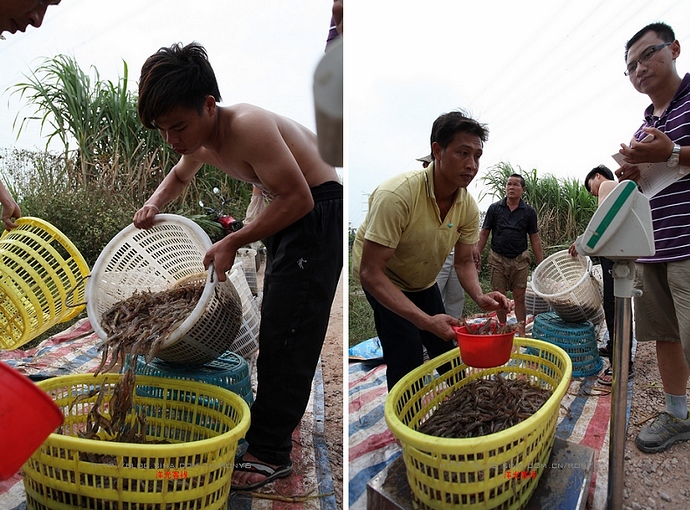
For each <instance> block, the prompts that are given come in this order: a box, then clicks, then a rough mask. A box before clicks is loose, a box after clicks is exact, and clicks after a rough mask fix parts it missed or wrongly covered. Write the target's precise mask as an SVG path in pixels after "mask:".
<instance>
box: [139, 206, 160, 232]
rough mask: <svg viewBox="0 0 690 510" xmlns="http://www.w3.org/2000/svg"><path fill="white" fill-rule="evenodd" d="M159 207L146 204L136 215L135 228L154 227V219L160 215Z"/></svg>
mask: <svg viewBox="0 0 690 510" xmlns="http://www.w3.org/2000/svg"><path fill="white" fill-rule="evenodd" d="M158 212H159V211H158V207H156V206H155V205H153V204H144V205H143V206H142V207H141V209H139V210H138V211H137V212H136V213H134V220H133V222H134V226H135V227H137V228H151V227H153V223H154V221H153V220H154V218H155V217H156V214H158Z"/></svg>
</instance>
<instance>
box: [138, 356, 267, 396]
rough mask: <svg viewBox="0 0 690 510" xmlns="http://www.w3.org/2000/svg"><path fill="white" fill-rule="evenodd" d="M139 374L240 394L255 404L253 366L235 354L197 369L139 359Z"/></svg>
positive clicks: (140, 357) (139, 357)
mask: <svg viewBox="0 0 690 510" xmlns="http://www.w3.org/2000/svg"><path fill="white" fill-rule="evenodd" d="M136 373H137V374H141V375H151V376H155V377H171V378H173V379H188V380H190V381H199V382H205V383H208V384H215V385H216V386H220V387H221V388H225V389H226V390H229V391H232V392H233V393H236V394H238V395H239V396H240V397H242V398H243V399H244V401H245V402H246V403H247V404H248V405H250V406H251V405H252V404H253V403H254V393H253V392H252V381H251V377H250V374H249V364H248V363H247V360H245V359H244V358H243V357H242V356H240V355H239V354H236V353H234V352H226V353H225V354H223V355H222V356H221V357H220V358H218V359H214V360H213V361H209V362H208V363H205V364H204V365H202V366H200V367H196V368H187V367H179V366H175V365H168V364H167V363H165V362H164V361H161V360H157V359H154V360H153V361H151V362H150V363H146V361H145V360H144V357H143V356H138V357H137V367H136Z"/></svg>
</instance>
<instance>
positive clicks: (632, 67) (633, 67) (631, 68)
mask: <svg viewBox="0 0 690 510" xmlns="http://www.w3.org/2000/svg"><path fill="white" fill-rule="evenodd" d="M671 44H673V43H670V42H667V43H662V44H657V45H656V46H652V47H651V48H647V49H646V50H645V52H644V53H643V54H642V56H641V57H640V58H638V59H637V60H635V61H633V62H630V63H629V64H628V68H627V69H626V70H625V72H624V73H623V74H624V75H625V76H632V75H633V74H635V72H636V71H637V65H638V64H644V63H645V62H647V61H648V60H649V59H650V58H652V57H653V56H654V54H655V53H656V52H657V51H659V50H662V49H664V48H665V47H666V46H670V45H671Z"/></svg>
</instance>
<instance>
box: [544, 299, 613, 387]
mask: <svg viewBox="0 0 690 510" xmlns="http://www.w3.org/2000/svg"><path fill="white" fill-rule="evenodd" d="M532 338H538V339H540V340H544V341H545V342H549V343H551V344H554V345H557V346H558V347H560V348H561V349H563V350H564V351H565V352H567V353H568V356H570V360H571V361H572V363H573V376H574V377H587V376H590V375H594V374H596V373H598V372H599V370H601V367H602V366H603V361H602V359H601V356H599V349H598V347H597V339H596V334H595V332H594V326H593V325H592V323H591V322H589V321H585V322H578V323H574V322H565V321H564V320H563V319H561V318H560V317H559V316H558V315H556V314H555V313H554V312H547V313H542V314H540V315H537V316H536V317H535V318H534V325H533V327H532Z"/></svg>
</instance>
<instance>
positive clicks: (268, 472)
mask: <svg viewBox="0 0 690 510" xmlns="http://www.w3.org/2000/svg"><path fill="white" fill-rule="evenodd" d="M233 469H234V470H235V471H244V472H246V473H257V474H260V475H263V476H265V477H266V478H264V479H263V480H260V481H258V482H255V483H250V484H247V485H237V484H231V485H230V489H231V490H237V491H252V490H254V489H258V488H259V487H263V486H264V485H266V484H267V483H270V482H272V481H274V480H276V479H278V478H287V477H288V476H290V475H291V474H292V462H288V463H287V464H283V465H282V466H277V467H275V468H273V467H271V466H269V465H267V464H264V463H263V462H260V461H248V460H244V459H243V458H241V459H237V460H236V461H235V465H234V468H233Z"/></svg>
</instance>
